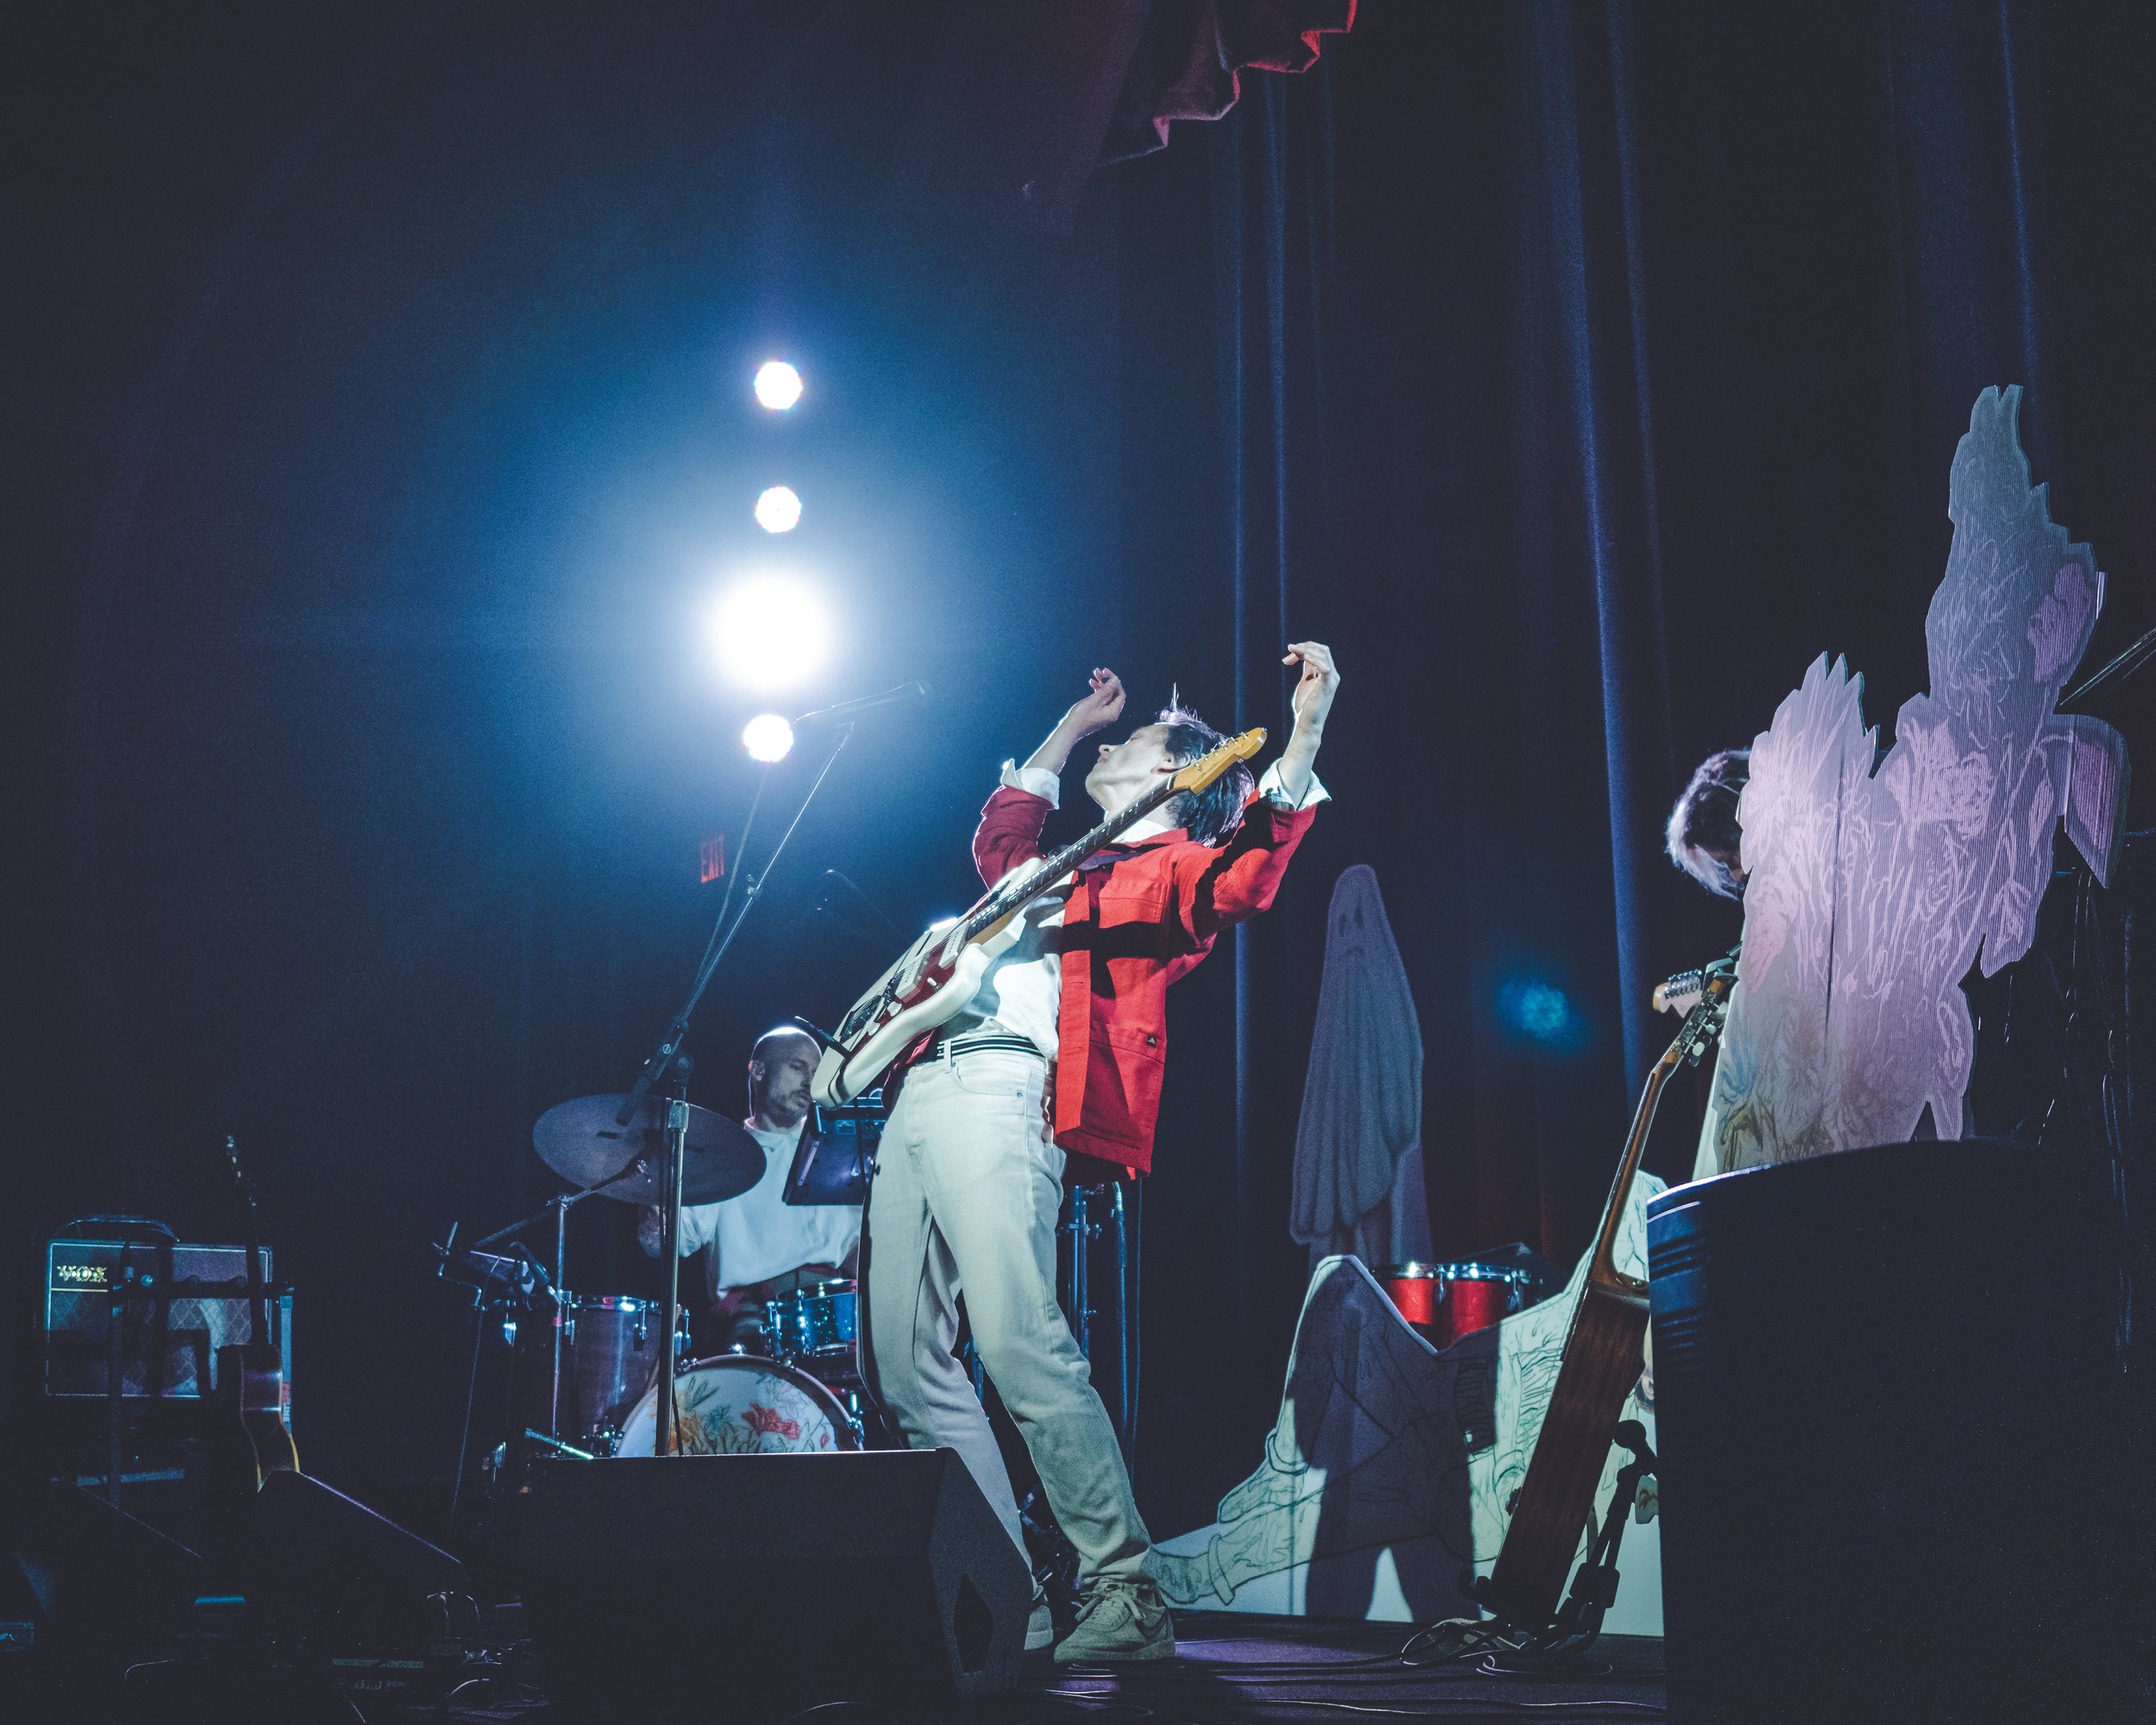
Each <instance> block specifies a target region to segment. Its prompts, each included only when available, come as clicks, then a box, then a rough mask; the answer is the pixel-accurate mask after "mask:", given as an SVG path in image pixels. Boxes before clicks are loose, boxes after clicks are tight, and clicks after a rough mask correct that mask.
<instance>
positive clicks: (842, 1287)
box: [763, 1279, 859, 1377]
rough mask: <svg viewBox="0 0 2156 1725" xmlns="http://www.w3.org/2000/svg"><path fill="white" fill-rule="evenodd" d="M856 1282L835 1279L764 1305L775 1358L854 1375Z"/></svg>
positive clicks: (820, 1372)
mask: <svg viewBox="0 0 2156 1725" xmlns="http://www.w3.org/2000/svg"><path fill="white" fill-rule="evenodd" d="M763 1333H764V1346H767V1347H768V1348H769V1349H770V1350H771V1352H772V1355H773V1357H774V1358H778V1359H781V1360H784V1361H785V1362H786V1363H787V1364H789V1365H798V1366H802V1367H805V1368H806V1369H807V1370H808V1371H812V1372H814V1373H815V1374H816V1375H817V1376H818V1377H829V1376H830V1374H831V1373H832V1372H833V1371H837V1372H840V1373H842V1374H843V1375H847V1376H850V1375H851V1374H852V1371H853V1369H854V1340H855V1338H856V1335H857V1334H858V1333H859V1332H858V1324H857V1315H856V1295H855V1286H854V1284H853V1283H851V1282H848V1281H841V1280H837V1279H833V1280H830V1281H825V1282H819V1283H817V1284H816V1285H815V1286H814V1287H813V1288H805V1289H801V1290H800V1291H799V1292H798V1293H793V1294H788V1295H785V1296H784V1297H782V1298H780V1299H777V1300H767V1301H765V1302H764V1305H763Z"/></svg>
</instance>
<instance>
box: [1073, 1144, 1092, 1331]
mask: <svg viewBox="0 0 2156 1725" xmlns="http://www.w3.org/2000/svg"><path fill="white" fill-rule="evenodd" d="M1090 1192H1091V1188H1089V1187H1085V1186H1074V1187H1072V1188H1071V1189H1070V1225H1069V1226H1070V1327H1071V1328H1072V1329H1073V1330H1074V1331H1075V1332H1076V1333H1077V1337H1078V1352H1080V1353H1081V1354H1083V1355H1085V1357H1086V1358H1087V1360H1091V1359H1092V1358H1093V1308H1092V1307H1091V1306H1090V1305H1089V1304H1088V1303H1087V1302H1088V1301H1089V1299H1090V1298H1091V1294H1092V1290H1091V1289H1090V1288H1089V1287H1088V1285H1087V1281H1088V1278H1087V1275H1086V1258H1087V1246H1088V1245H1091V1243H1092V1240H1093V1237H1094V1233H1095V1232H1096V1230H1095V1229H1094V1227H1093V1226H1091V1225H1090V1224H1088V1222H1087V1220H1086V1200H1087V1196H1088V1195H1089V1194H1090Z"/></svg>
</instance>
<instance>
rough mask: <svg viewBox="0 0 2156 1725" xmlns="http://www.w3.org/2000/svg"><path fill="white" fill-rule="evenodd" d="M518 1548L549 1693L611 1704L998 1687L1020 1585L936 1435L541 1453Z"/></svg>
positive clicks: (1021, 1565) (763, 1705)
mask: <svg viewBox="0 0 2156 1725" xmlns="http://www.w3.org/2000/svg"><path fill="white" fill-rule="evenodd" d="M517 1571H518V1581H519V1585H520V1588H521V1590H522V1593H523V1609H524V1621H525V1623H526V1626H527V1627H528V1628H529V1629H530V1632H531V1638H532V1649H533V1652H534V1653H536V1655H537V1657H538V1660H539V1665H540V1669H541V1671H542V1673H543V1674H544V1676H545V1678H546V1680H547V1684H548V1691H549V1692H550V1693H551V1694H552V1695H553V1696H554V1697H555V1699H556V1700H557V1701H561V1702H565V1703H569V1704H570V1705H571V1706H573V1707H574V1708H576V1709H579V1710H580V1711H582V1712H585V1713H590V1714H595V1715H600V1716H605V1717H607V1718H610V1719H614V1718H624V1717H627V1716H630V1714H631V1713H634V1712H636V1711H639V1710H641V1709H644V1708H645V1707H646V1706H647V1705H648V1704H649V1703H655V1702H663V1703H665V1704H667V1705H668V1706H681V1707H685V1708H686V1707H693V1708H695V1709H697V1711H698V1715H699V1716H709V1717H712V1718H717V1717H719V1716H722V1715H723V1716H725V1717H728V1718H734V1719H742V1720H750V1719H778V1718H782V1717H784V1716H786V1715H787V1713H789V1712H791V1711H793V1710H794V1709H798V1708H799V1707H803V1706H806V1705H810V1704H812V1703H819V1702H824V1701H857V1700H869V1699H891V1698H894V1697H910V1698H923V1697H927V1698H934V1697H949V1696H964V1695H976V1694H984V1693H987V1692H990V1691H996V1690H1001V1689H1007V1688H1009V1687H1010V1686H1011V1685H1012V1684H1014V1683H1015V1682H1016V1681H1017V1680H1018V1659H1019V1656H1020V1654H1021V1653H1022V1652H1023V1650H1024V1647H1025V1625H1026V1618H1027V1615H1028V1613H1029V1611H1030V1610H1031V1602H1032V1578H1031V1576H1030V1575H1029V1574H1028V1572H1027V1568H1026V1564H1025V1559H1023V1558H1022V1557H1020V1556H1019V1554H1018V1548H1017V1547H1016V1546H1014V1545H1012V1542H1011V1536H1010V1535H1009V1534H1006V1533H1005V1532H1004V1530H1003V1527H1002V1524H1001V1523H1000V1522H999V1521H997V1520H996V1517H995V1514H994V1512H993V1510H991V1509H989V1508H988V1503H987V1499H986V1498H985V1497H983V1496H981V1488H980V1487H979V1486H977V1485H976V1484H974V1480H973V1477H972V1476H971V1475H970V1474H969V1473H968V1472H967V1471H966V1467H965V1464H964V1463H963V1462H962V1461H961V1460H960V1459H959V1458H958V1455H957V1452H956V1451H954V1450H947V1449H944V1450H899V1451H867V1452H858V1453H853V1454H844V1455H714V1456H675V1457H667V1458H649V1457H647V1458H635V1459H623V1460H618V1461H602V1462H567V1461H563V1462H554V1463H549V1464H548V1465H545V1466H543V1467H542V1468H540V1469H539V1470H538V1471H537V1472H536V1474H535V1475H534V1477H533V1479H532V1485H531V1492H530V1497H529V1499H528V1500H527V1502H526V1503H525V1505H524V1510H523V1525H522V1527H521V1528H520V1530H519V1535H518V1540H517Z"/></svg>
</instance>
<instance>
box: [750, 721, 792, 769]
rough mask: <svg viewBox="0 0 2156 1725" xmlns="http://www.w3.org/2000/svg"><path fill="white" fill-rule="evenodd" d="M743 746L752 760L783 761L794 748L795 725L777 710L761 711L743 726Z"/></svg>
mask: <svg viewBox="0 0 2156 1725" xmlns="http://www.w3.org/2000/svg"><path fill="white" fill-rule="evenodd" d="M741 746H742V747H743V748H744V749H746V750H748V751H749V758H750V759H751V760H755V761H762V762H772V761H783V760H785V759H786V757H787V756H788V755H789V754H791V753H792V752H793V726H792V725H790V724H787V722H786V721H785V720H784V719H783V718H780V717H779V715H778V714H777V713H775V712H760V713H758V714H757V715H756V716H755V718H752V719H750V720H749V723H748V724H747V725H746V726H744V727H743V731H742V733H741Z"/></svg>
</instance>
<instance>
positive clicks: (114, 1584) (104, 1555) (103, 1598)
mask: <svg viewBox="0 0 2156 1725" xmlns="http://www.w3.org/2000/svg"><path fill="white" fill-rule="evenodd" d="M13 1520H14V1522H15V1525H14V1527H13V1529H12V1538H11V1540H10V1541H9V1544H10V1546H11V1547H12V1550H11V1553H10V1555H11V1556H12V1558H13V1560H14V1565H15V1568H16V1573H17V1576H18V1578H20V1580H21V1582H22V1584H23V1586H22V1588H21V1589H20V1590H17V1589H14V1588H10V1589H9V1593H10V1595H11V1596H15V1598H16V1601H17V1603H28V1605H29V1608H30V1609H31V1611H32V1613H33V1615H32V1617H31V1619H30V1622H31V1628H30V1630H29V1632H28V1635H27V1636H25V1635H24V1634H23V1633H22V1631H21V1630H20V1629H19V1628H18V1629H16V1630H15V1631H12V1632H11V1633H10V1636H9V1641H10V1645H11V1646H14V1647H18V1648H23V1647H25V1645H26V1643H27V1645H28V1647H34V1648H35V1649H36V1650H37V1651H40V1652H49V1653H55V1654H58V1655H59V1656H60V1657H62V1658H69V1657H77V1656H83V1655H90V1656H96V1657H116V1656H119V1655H123V1654H139V1655H147V1654H149V1653H162V1652H166V1651H168V1650H169V1647H170V1645H171V1643H172V1641H173V1640H176V1639H177V1638H178V1636H179V1633H180V1631H181V1630H182V1629H183V1628H185V1625H186V1623H187V1621H188V1616H189V1613H190V1612H191V1609H192V1608H193V1606H194V1603H195V1600H196V1597H197V1596H198V1595H200V1594H201V1593H202V1592H203V1591H204V1589H205V1588H206V1587H207V1586H208V1585H209V1581H210V1566H209V1565H208V1563H207V1562H206V1561H205V1560H204V1558H203V1557H202V1555H201V1554H200V1553H197V1552H196V1551H194V1550H193V1549H192V1548H191V1547H190V1546H183V1545H182V1544H180V1543H179V1540H174V1539H172V1538H171V1537H169V1536H168V1535H166V1534H162V1533H160V1532H159V1531H158V1530H157V1529H156V1528H155V1527H152V1526H151V1525H150V1524H149V1523H148V1522H147V1521H142V1520H141V1519H140V1518H139V1517H137V1516H135V1515H129V1514H128V1512H127V1511H126V1510H125V1509H116V1508H115V1507H114V1506H113V1505H112V1504H110V1503H109V1502H106V1501H105V1500H104V1499H103V1497H101V1496H97V1495H96V1494H95V1493H92V1492H91V1491H88V1490H85V1489H84V1488H83V1487H81V1486H79V1485H76V1484H72V1483H71V1482H66V1481H58V1480H56V1481H53V1482H52V1483H51V1484H48V1485H47V1486H44V1487H42V1488H40V1489H34V1490H31V1491H30V1492H28V1493H27V1494H26V1495H25V1497H24V1499H23V1500H22V1502H20V1504H19V1505H17V1506H16V1509H15V1512H14V1516H13ZM23 1594H27V1595H28V1600H27V1601H24V1600H22V1595H23ZM6 1615H8V1616H9V1621H10V1622H14V1621H16V1620H15V1619H14V1616H13V1612H12V1610H11V1609H10V1610H8V1611H7V1613H6Z"/></svg>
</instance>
